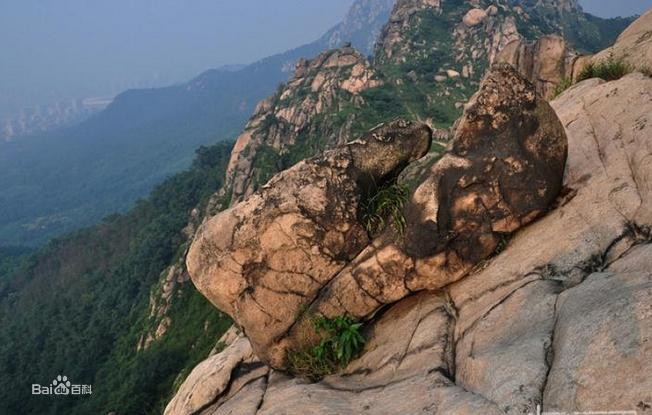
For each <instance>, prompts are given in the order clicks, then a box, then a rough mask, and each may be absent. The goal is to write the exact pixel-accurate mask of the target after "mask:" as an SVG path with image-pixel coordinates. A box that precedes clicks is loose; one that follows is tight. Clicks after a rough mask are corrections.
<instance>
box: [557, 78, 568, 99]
mask: <svg viewBox="0 0 652 415" xmlns="http://www.w3.org/2000/svg"><path fill="white" fill-rule="evenodd" d="M571 86H573V80H572V79H571V78H568V77H564V78H563V79H562V80H561V82H560V83H559V85H557V86H556V87H555V90H554V91H553V92H552V97H553V99H554V98H557V97H558V96H559V95H561V94H562V93H563V92H564V91H565V90H567V89H568V88H570V87H571Z"/></svg>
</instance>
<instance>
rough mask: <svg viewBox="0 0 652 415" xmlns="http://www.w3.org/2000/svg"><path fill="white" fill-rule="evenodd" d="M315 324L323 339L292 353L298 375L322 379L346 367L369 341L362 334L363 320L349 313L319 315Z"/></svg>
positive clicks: (292, 364) (293, 367) (292, 368)
mask: <svg viewBox="0 0 652 415" xmlns="http://www.w3.org/2000/svg"><path fill="white" fill-rule="evenodd" d="M313 325H314V329H315V331H316V332H317V333H318V334H319V335H320V336H321V340H320V342H319V344H318V345H316V346H313V347H310V348H308V349H306V350H301V351H294V352H291V353H290V354H289V356H288V359H289V361H290V369H291V371H292V372H293V373H294V374H297V375H299V376H305V377H308V378H310V379H312V380H318V379H321V378H322V377H324V376H326V375H330V374H333V373H335V372H336V371H337V370H338V369H341V368H344V367H346V366H347V365H348V364H349V362H351V360H353V359H354V358H355V357H356V356H358V355H359V354H360V351H362V347H363V346H364V343H365V340H364V338H363V337H362V334H361V333H360V331H361V328H362V323H358V322H356V320H354V319H352V318H350V317H347V316H339V317H335V318H333V319H329V318H326V317H323V316H319V317H317V318H315V319H314V320H313Z"/></svg>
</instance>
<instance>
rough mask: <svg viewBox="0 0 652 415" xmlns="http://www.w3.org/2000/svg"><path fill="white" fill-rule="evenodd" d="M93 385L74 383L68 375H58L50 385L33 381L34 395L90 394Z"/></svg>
mask: <svg viewBox="0 0 652 415" xmlns="http://www.w3.org/2000/svg"><path fill="white" fill-rule="evenodd" d="M91 393H92V388H91V385H78V384H73V383H72V382H70V380H69V379H68V376H62V375H58V376H57V377H56V378H55V379H54V380H53V381H52V382H50V384H49V385H39V384H37V383H32V395H56V396H66V395H90V394H91Z"/></svg>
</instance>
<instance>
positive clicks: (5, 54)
mask: <svg viewBox="0 0 652 415" xmlns="http://www.w3.org/2000/svg"><path fill="white" fill-rule="evenodd" d="M352 2H353V0H109V1H105V0H0V56H1V57H0V114H2V112H3V106H4V107H5V108H7V107H8V105H7V102H8V101H10V100H11V101H14V102H15V104H14V105H13V106H14V107H16V106H19V105H28V104H29V103H31V102H34V103H39V101H45V102H47V101H48V100H52V99H53V98H54V97H57V96H65V95H71V96H93V95H96V94H104V93H107V92H111V91H112V90H113V92H118V91H120V90H123V89H125V88H126V87H128V86H136V85H141V86H142V85H156V84H159V85H167V84H170V83H174V82H180V81H184V80H188V79H190V78H192V77H193V76H195V75H197V74H199V73H200V72H202V71H204V70H206V69H209V68H214V67H217V66H220V65H224V64H242V63H250V62H253V61H255V60H257V59H259V58H263V57H265V56H269V55H272V54H274V53H277V52H283V51H285V50H287V49H291V48H293V47H296V46H299V45H301V44H304V43H308V42H310V41H312V40H315V39H317V38H319V37H320V36H321V35H322V34H323V33H325V32H326V31H327V30H328V29H330V28H331V27H332V26H334V25H335V24H336V23H337V22H339V21H340V20H341V19H342V17H343V16H344V15H345V14H346V11H347V10H348V8H349V6H350V5H351V4H352ZM3 104H4V105H3Z"/></svg>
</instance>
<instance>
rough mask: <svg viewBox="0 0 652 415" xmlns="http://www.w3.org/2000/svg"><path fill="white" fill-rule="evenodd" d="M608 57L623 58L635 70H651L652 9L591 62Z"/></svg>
mask: <svg viewBox="0 0 652 415" xmlns="http://www.w3.org/2000/svg"><path fill="white" fill-rule="evenodd" d="M610 56H614V57H616V58H623V59H625V60H626V61H627V62H628V63H629V64H630V65H632V66H633V67H635V68H637V69H641V68H647V69H652V68H651V67H652V9H650V10H648V11H647V12H645V13H644V14H643V15H642V16H641V17H640V18H638V19H637V20H636V21H635V22H634V23H632V24H631V25H630V26H629V27H628V28H627V29H625V31H624V32H623V33H621V34H620V36H618V40H617V41H616V43H615V44H614V45H613V46H612V47H610V48H608V49H606V50H604V51H602V52H600V53H599V54H597V55H595V56H594V57H593V58H592V61H593V62H600V61H603V60H605V59H607V58H609V57H610Z"/></svg>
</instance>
